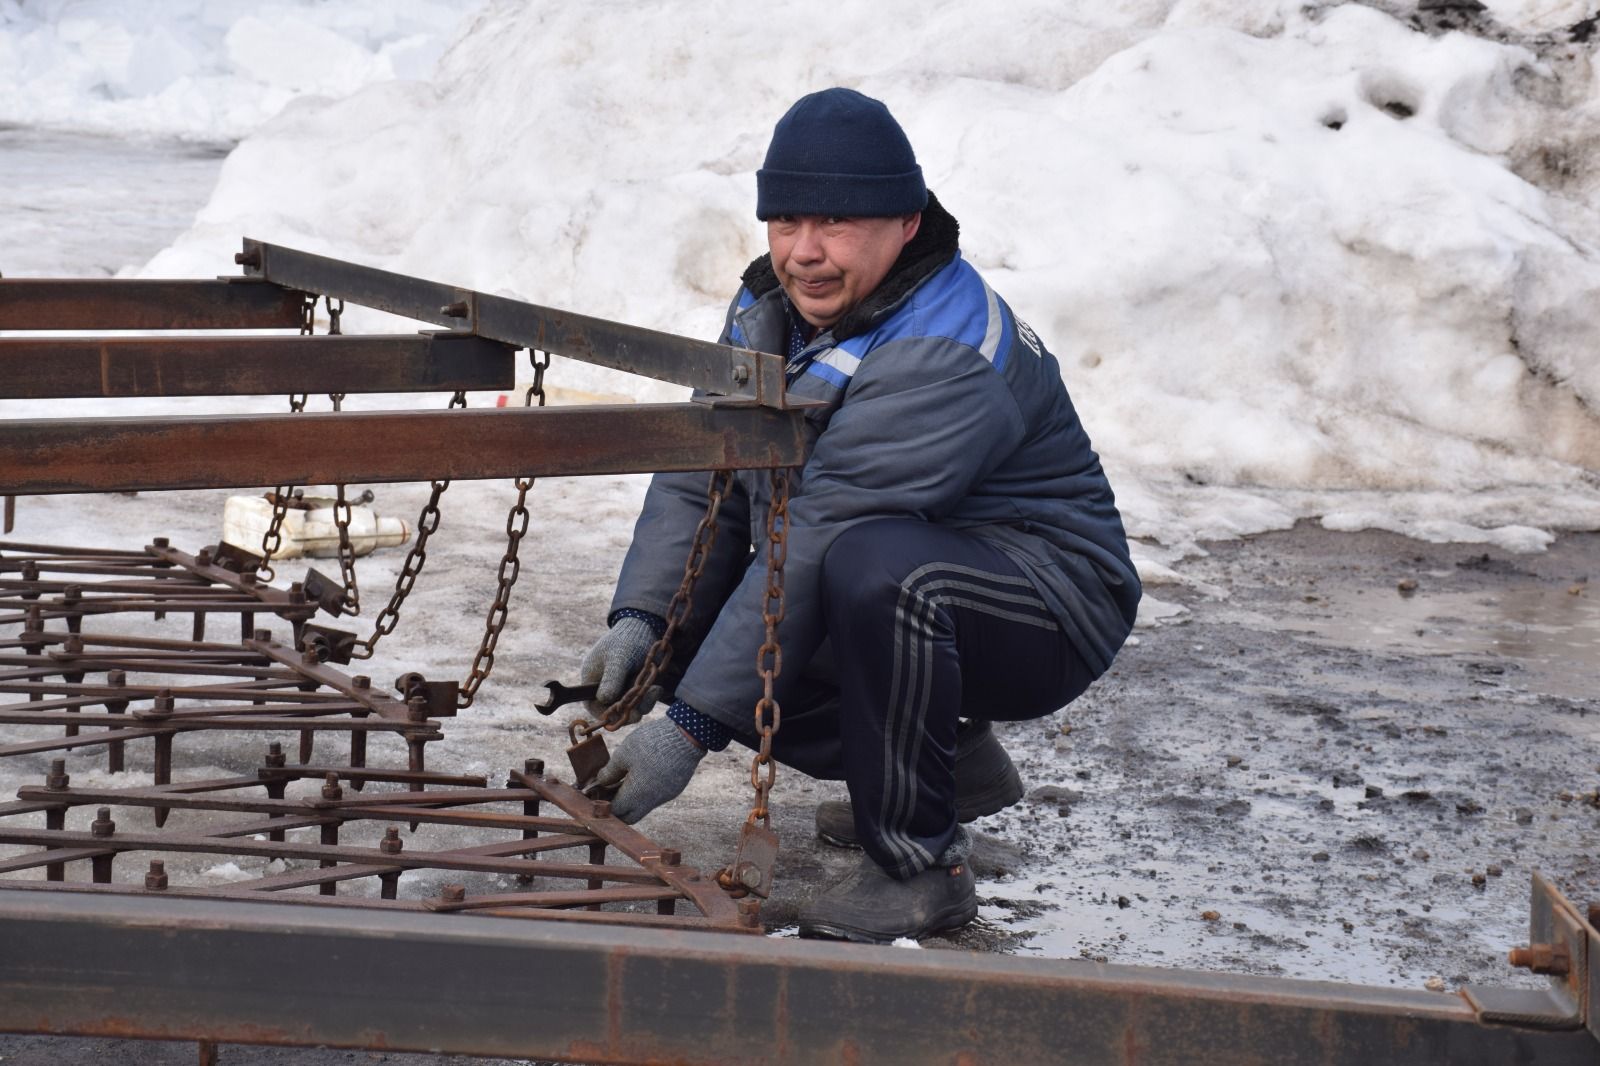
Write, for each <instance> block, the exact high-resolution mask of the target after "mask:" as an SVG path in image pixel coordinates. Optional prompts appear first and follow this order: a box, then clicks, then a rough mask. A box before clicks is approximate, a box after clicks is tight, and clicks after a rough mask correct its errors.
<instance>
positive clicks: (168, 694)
mask: <svg viewBox="0 0 1600 1066" xmlns="http://www.w3.org/2000/svg"><path fill="white" fill-rule="evenodd" d="M172 706H173V702H172V690H171V689H170V688H164V689H162V690H161V691H160V692H157V693H156V698H155V699H154V700H153V701H151V704H150V711H149V714H148V715H147V717H150V718H165V717H166V716H167V715H169V714H171V713H172Z"/></svg>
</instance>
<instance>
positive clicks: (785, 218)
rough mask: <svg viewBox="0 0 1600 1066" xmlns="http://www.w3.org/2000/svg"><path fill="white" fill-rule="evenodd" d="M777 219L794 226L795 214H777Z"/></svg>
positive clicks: (786, 224)
mask: <svg viewBox="0 0 1600 1066" xmlns="http://www.w3.org/2000/svg"><path fill="white" fill-rule="evenodd" d="M777 221H778V222H781V223H783V224H784V225H785V226H792V225H794V216H793V215H779V216H777Z"/></svg>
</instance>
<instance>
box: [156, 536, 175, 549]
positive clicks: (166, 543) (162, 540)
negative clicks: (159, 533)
mask: <svg viewBox="0 0 1600 1066" xmlns="http://www.w3.org/2000/svg"><path fill="white" fill-rule="evenodd" d="M155 546H156V547H158V548H168V547H171V546H172V541H170V540H168V539H167V538H166V537H157V538H156V539H155Z"/></svg>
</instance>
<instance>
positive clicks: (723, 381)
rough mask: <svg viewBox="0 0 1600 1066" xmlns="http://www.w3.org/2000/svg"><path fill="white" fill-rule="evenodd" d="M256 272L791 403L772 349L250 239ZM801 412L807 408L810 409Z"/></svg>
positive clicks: (511, 340) (510, 339) (551, 348)
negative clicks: (688, 334)
mask: <svg viewBox="0 0 1600 1066" xmlns="http://www.w3.org/2000/svg"><path fill="white" fill-rule="evenodd" d="M236 258H237V259H238V261H239V262H241V263H243V264H244V267H245V270H246V273H247V276H250V277H260V278H265V279H266V280H268V281H271V282H274V283H276V284H278V285H283V286H286V287H288V288H291V289H302V290H304V291H306V292H317V293H325V294H327V295H329V296H332V297H334V298H335V299H343V300H348V301H350V302H351V303H358V304H362V305H364V306H366V307H375V308H377V309H379V310H381V311H389V312H391V313H393V314H397V315H404V316H405V317H407V318H413V319H416V320H418V321H421V322H432V323H434V324H435V325H442V326H451V327H454V328H464V329H466V330H468V331H469V332H473V333H476V334H477V335H478V336H481V337H487V338H489V339H490V340H496V341H501V342H503V343H506V344H513V345H516V346H517V347H519V348H532V349H537V350H539V351H544V352H553V353H554V354H556V355H561V356H566V357H568V358H572V359H579V360H582V361H583V362H586V363H594V364H595V365H597V366H607V367H611V368H613V369H616V370H622V371H626V372H627V373H630V374H640V375H643V376H645V377H651V378H656V379H658V380H660V381H670V382H674V383H676V384H679V385H687V386H689V387H690V388H696V389H702V390H704V391H706V392H709V393H715V394H717V395H722V396H729V397H736V398H740V399H743V400H745V401H747V402H751V403H759V404H761V405H763V406H767V407H778V408H782V407H787V406H789V405H790V404H789V401H788V400H787V399H786V398H785V395H784V387H783V386H784V372H783V366H784V361H783V358H782V357H781V356H777V355H772V354H769V353H765V352H756V351H749V350H746V349H742V348H732V347H729V346H727V345H722V344H713V343H711V342H709V341H702V340H695V339H692V338H689V337H679V336H676V335H675V334H671V333H662V332H659V331H657V330H651V329H644V328H642V327H639V326H629V325H626V324H624V323H621V322H611V321H607V320H605V319H600V318H591V317H589V316H587V315H579V314H574V313H572V312H570V311H560V310H556V309H554V308H549V307H540V306H538V305H536V304H531V303H525V302H523V301H520V300H512V299H508V298H506V297H503V296H490V295H488V294H487V293H480V292H475V291H473V290H471V289H463V288H459V287H457V286H454V285H446V284H443V283H441V282H436V281H426V280H424V279H422V278H414V277H410V276H408V275H405V274H395V273H391V272H390V271H387V270H378V269H375V268H373V267H364V266H360V265H357V264H355V263H347V262H344V261H342V260H339V259H330V258H328V257H326V256H320V255H312V254H311V253H309V252H302V251H299V250H297V249H294V248H285V247H283V246H281V245H275V244H267V243H265V242H263V241H257V240H252V239H250V238H246V239H245V241H244V251H243V252H242V253H240V255H239V256H237V257H236ZM801 406H804V404H802V405H801Z"/></svg>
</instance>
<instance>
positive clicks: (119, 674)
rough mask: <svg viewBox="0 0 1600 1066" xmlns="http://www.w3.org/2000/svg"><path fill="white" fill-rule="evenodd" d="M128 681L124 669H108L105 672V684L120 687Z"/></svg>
mask: <svg viewBox="0 0 1600 1066" xmlns="http://www.w3.org/2000/svg"><path fill="white" fill-rule="evenodd" d="M127 683H128V674H127V671H125V670H109V671H107V672H106V684H108V685H111V686H113V687H116V688H121V687H122V686H123V685H126V684H127Z"/></svg>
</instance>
